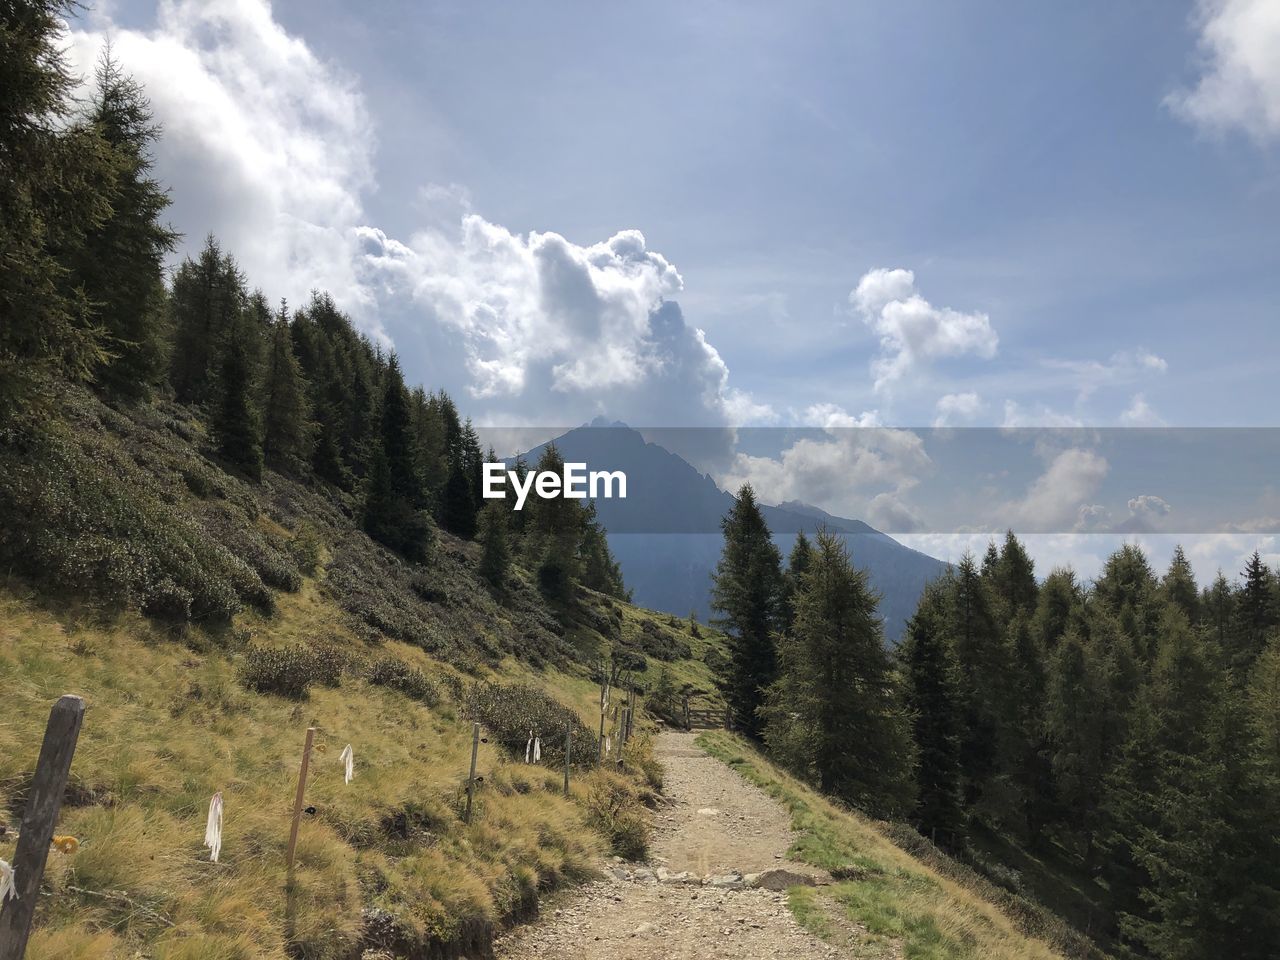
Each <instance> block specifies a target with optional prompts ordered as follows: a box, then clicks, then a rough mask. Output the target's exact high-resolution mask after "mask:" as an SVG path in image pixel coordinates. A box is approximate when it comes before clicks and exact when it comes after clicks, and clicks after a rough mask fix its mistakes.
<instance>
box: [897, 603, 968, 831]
mask: <svg viewBox="0 0 1280 960" xmlns="http://www.w3.org/2000/svg"><path fill="white" fill-rule="evenodd" d="M945 602H946V601H945V597H943V596H942V593H941V591H940V590H939V589H938V588H937V587H931V588H927V589H926V591H925V594H924V596H923V597H921V599H920V606H919V607H918V608H917V610H916V612H915V615H914V616H913V617H912V618H911V620H910V621H909V622H908V624H907V634H906V638H905V639H904V641H903V645H902V649H901V650H900V651H899V657H900V660H901V662H902V669H903V673H904V676H905V681H906V705H907V709H908V710H909V712H910V716H911V722H912V738H913V740H914V742H915V744H916V750H917V755H918V766H917V770H916V783H917V799H916V818H917V820H918V822H919V829H920V832H921V833H923V834H925V835H926V836H932V837H934V838H935V839H936V840H937V841H938V842H940V843H941V844H943V845H944V846H948V847H952V848H956V847H958V845H959V844H960V842H961V841H962V840H963V837H964V830H965V814H964V808H963V804H962V796H961V789H960V736H961V723H962V720H961V708H960V692H959V689H958V685H957V680H956V668H955V664H954V662H953V661H952V658H951V651H950V649H949V648H948V646H947V643H946V641H945V638H944V632H943V627H942V622H941V621H942V618H943V617H944V616H945Z"/></svg>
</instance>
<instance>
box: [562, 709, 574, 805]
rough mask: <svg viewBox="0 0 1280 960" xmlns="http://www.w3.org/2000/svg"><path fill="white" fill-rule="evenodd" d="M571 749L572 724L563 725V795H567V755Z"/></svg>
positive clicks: (568, 755)
mask: <svg viewBox="0 0 1280 960" xmlns="http://www.w3.org/2000/svg"><path fill="white" fill-rule="evenodd" d="M572 751H573V725H572V724H568V723H566V724H565V725H564V795H565V796H566V797H567V796H568V795H569V757H570V755H571V753H572Z"/></svg>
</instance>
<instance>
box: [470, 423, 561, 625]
mask: <svg viewBox="0 0 1280 960" xmlns="http://www.w3.org/2000/svg"><path fill="white" fill-rule="evenodd" d="M536 469H537V471H538V472H546V473H555V474H562V473H563V472H564V460H563V459H562V458H561V456H560V451H559V450H557V449H556V445H555V444H554V443H549V444H547V445H546V447H544V448H543V451H542V455H541V456H540V457H539V458H538V465H537V468H536ZM452 485H453V481H452V480H450V486H452ZM446 492H447V491H446ZM465 493H466V496H467V497H470V495H471V488H470V484H469V478H468V486H467V488H466V492H465ZM524 512H527V513H528V514H529V516H528V517H527V518H526V519H525V549H526V551H527V553H528V554H529V557H530V560H531V565H532V567H533V569H534V572H535V574H536V575H537V578H538V586H539V587H540V589H541V590H542V592H543V594H545V595H546V596H547V597H549V598H551V599H552V600H555V601H557V602H566V601H568V600H569V599H570V592H571V591H570V588H571V585H572V584H573V582H574V581H576V580H579V579H580V577H581V574H582V566H581V557H580V555H579V548H580V546H581V544H582V535H583V527H584V522H585V515H584V513H583V512H582V511H581V510H580V509H579V507H578V504H577V503H576V502H575V501H573V500H569V499H566V498H564V497H550V498H547V499H543V498H541V497H538V496H536V494H535V495H534V496H531V497H530V498H529V500H528V501H527V502H526V503H525V508H524Z"/></svg>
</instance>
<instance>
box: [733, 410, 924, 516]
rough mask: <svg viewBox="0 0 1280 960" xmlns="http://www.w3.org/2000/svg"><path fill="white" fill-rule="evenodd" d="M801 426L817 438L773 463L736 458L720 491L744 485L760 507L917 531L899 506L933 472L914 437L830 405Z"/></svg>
mask: <svg viewBox="0 0 1280 960" xmlns="http://www.w3.org/2000/svg"><path fill="white" fill-rule="evenodd" d="M806 420H807V421H808V422H809V423H813V424H816V425H817V426H819V427H821V432H816V431H808V432H806V435H804V436H802V437H801V438H800V439H798V440H796V441H795V442H794V443H792V444H791V445H790V446H788V447H787V448H786V449H784V450H782V451H781V452H780V453H779V454H778V455H777V456H756V455H752V454H747V453H741V452H739V453H737V454H736V455H735V457H734V459H733V462H732V464H731V466H730V467H729V468H728V469H726V470H724V471H722V472H720V473H719V475H718V476H717V480H718V482H719V483H720V486H721V487H722V488H724V489H727V490H734V489H737V487H739V486H741V485H742V484H743V483H747V482H749V483H751V485H752V486H753V487H755V489H756V492H757V493H758V494H759V495H760V496H761V498H762V499H763V500H764V501H766V502H769V503H781V502H783V501H786V500H801V501H804V502H805V503H809V504H813V505H815V506H819V507H822V508H823V509H825V510H828V511H830V512H832V513H836V514H841V515H844V516H852V517H867V518H868V519H869V520H871V522H872V523H873V524H876V525H881V524H882V525H883V528H885V529H890V530H897V529H909V530H914V529H917V528H918V527H919V526H920V523H921V521H920V518H919V515H918V514H917V513H916V511H915V510H914V509H913V508H912V507H911V506H909V505H908V504H907V502H906V499H905V498H906V495H907V494H908V493H909V491H910V490H912V489H913V488H914V487H915V486H916V484H917V483H918V478H919V477H920V476H921V475H922V474H925V473H926V472H928V471H929V470H931V469H932V467H933V463H932V461H931V460H930V459H929V455H928V453H927V452H926V451H925V448H924V442H923V441H922V440H921V438H920V437H919V435H917V434H915V433H913V432H911V431H909V430H900V429H890V428H886V427H881V426H879V421H878V418H877V416H876V414H875V413H874V412H871V413H863V414H861V415H860V416H853V415H852V414H849V413H847V412H846V411H844V410H842V409H841V408H840V407H837V406H835V405H832V404H818V405H815V406H813V407H810V408H809V410H808V411H806ZM815 433H816V435H815Z"/></svg>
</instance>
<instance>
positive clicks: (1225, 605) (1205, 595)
mask: <svg viewBox="0 0 1280 960" xmlns="http://www.w3.org/2000/svg"><path fill="white" fill-rule="evenodd" d="M1200 612H1201V618H1202V622H1204V624H1205V625H1206V626H1207V627H1208V629H1209V634H1210V636H1211V637H1212V638H1213V640H1214V642H1215V643H1216V644H1217V645H1218V649H1219V650H1221V651H1223V652H1224V653H1225V652H1226V651H1227V649H1228V647H1229V646H1230V644H1231V625H1232V623H1233V622H1234V621H1235V595H1234V594H1233V593H1232V591H1231V584H1230V583H1228V582H1227V578H1226V576H1224V575H1223V573H1222V571H1221V570H1219V571H1218V575H1217V576H1216V577H1214V580H1213V584H1212V585H1211V586H1209V587H1206V588H1205V590H1204V591H1203V592H1202V593H1201V595H1200Z"/></svg>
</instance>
